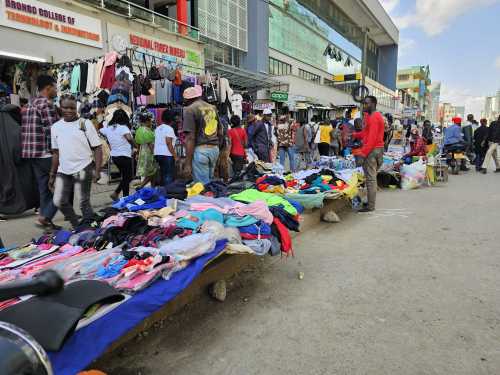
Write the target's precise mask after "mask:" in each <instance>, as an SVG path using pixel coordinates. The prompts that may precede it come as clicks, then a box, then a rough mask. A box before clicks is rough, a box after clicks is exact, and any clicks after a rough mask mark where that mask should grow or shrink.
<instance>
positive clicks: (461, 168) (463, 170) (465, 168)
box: [460, 167, 470, 172]
mask: <svg viewBox="0 0 500 375" xmlns="http://www.w3.org/2000/svg"><path fill="white" fill-rule="evenodd" d="M460 170H461V171H462V172H468V171H470V169H469V168H467V167H460Z"/></svg>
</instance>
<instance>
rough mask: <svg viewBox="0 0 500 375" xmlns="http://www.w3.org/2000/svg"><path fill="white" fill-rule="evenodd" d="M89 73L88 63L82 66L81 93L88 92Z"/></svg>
mask: <svg viewBox="0 0 500 375" xmlns="http://www.w3.org/2000/svg"><path fill="white" fill-rule="evenodd" d="M88 71H89V65H88V64H87V63H81V64H80V84H79V92H81V93H86V92H87V76H88Z"/></svg>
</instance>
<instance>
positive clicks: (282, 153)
mask: <svg viewBox="0 0 500 375" xmlns="http://www.w3.org/2000/svg"><path fill="white" fill-rule="evenodd" d="M286 154H288V160H289V161H290V170H291V171H292V172H295V149H294V147H293V146H290V147H280V148H279V149H278V155H279V159H280V164H281V165H282V166H283V167H285V159H286Z"/></svg>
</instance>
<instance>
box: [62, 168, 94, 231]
mask: <svg viewBox="0 0 500 375" xmlns="http://www.w3.org/2000/svg"><path fill="white" fill-rule="evenodd" d="M93 171H94V163H90V164H89V165H88V166H87V167H85V168H84V169H82V170H81V171H80V172H78V173H75V174H72V175H67V174H63V173H57V176H56V183H55V188H54V204H55V205H56V206H57V207H58V208H59V209H60V210H61V212H62V213H63V215H64V217H65V218H66V220H68V221H69V222H70V223H71V225H73V227H75V226H77V225H78V224H79V223H78V216H77V215H76V213H75V210H74V208H73V201H72V198H71V197H72V195H73V192H74V190H75V187H76V188H77V189H78V190H79V193H80V210H81V211H82V215H83V219H84V220H92V219H93V217H94V211H93V210H92V206H91V205H90V190H91V188H92V175H93Z"/></svg>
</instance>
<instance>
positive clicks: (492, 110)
mask: <svg viewBox="0 0 500 375" xmlns="http://www.w3.org/2000/svg"><path fill="white" fill-rule="evenodd" d="M498 116H500V90H498V91H497V94H496V96H487V97H486V98H485V100H484V111H483V113H482V117H484V118H485V119H487V120H488V121H495V120H498Z"/></svg>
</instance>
